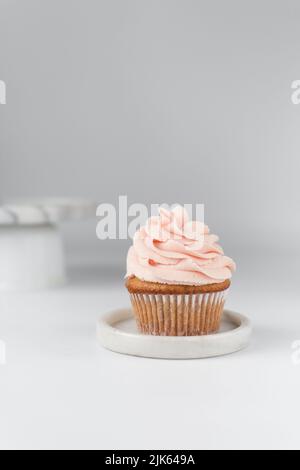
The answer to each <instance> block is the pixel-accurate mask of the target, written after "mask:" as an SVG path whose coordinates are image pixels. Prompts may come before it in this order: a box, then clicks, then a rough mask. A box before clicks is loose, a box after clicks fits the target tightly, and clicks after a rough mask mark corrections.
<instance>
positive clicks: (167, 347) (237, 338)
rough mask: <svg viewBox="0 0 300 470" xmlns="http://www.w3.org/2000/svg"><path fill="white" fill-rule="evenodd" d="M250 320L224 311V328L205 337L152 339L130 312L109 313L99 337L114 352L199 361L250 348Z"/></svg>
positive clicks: (99, 326)
mask: <svg viewBox="0 0 300 470" xmlns="http://www.w3.org/2000/svg"><path fill="white" fill-rule="evenodd" d="M251 332H252V327H251V322H250V320H249V319H248V318H247V317H245V316H244V315H241V314H240V313H236V312H232V311H230V310H225V311H224V314H223V318H222V324H221V329H220V331H219V332H218V333H215V334H211V335H206V336H151V335H142V334H141V333H139V332H138V331H137V327H136V324H135V320H134V318H133V314H132V311H131V309H120V310H114V311H113V312H109V313H107V314H105V315H103V316H102V317H100V318H99V320H98V324H97V337H98V340H99V342H100V344H101V345H102V346H103V347H104V348H107V349H110V350H111V351H115V352H118V353H121V354H130V355H132V356H141V357H151V358H156V359H158V358H159V359H200V358H206V357H214V356H223V355H224V354H230V353H233V352H237V351H240V350H241V349H244V348H245V347H246V346H248V344H249V341H250V336H251Z"/></svg>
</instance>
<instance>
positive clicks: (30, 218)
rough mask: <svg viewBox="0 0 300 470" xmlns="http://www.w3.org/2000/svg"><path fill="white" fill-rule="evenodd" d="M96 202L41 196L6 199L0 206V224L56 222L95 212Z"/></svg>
mask: <svg viewBox="0 0 300 470" xmlns="http://www.w3.org/2000/svg"><path fill="white" fill-rule="evenodd" d="M96 208H97V204H96V203H95V202H92V201H87V200H84V199H67V198H42V199H20V200H14V201H8V202H6V203H4V204H2V205H1V206H0V226H1V225H41V224H49V223H50V224H58V223H61V222H64V221H68V220H81V219H84V218H87V217H91V216H93V215H95V214H96Z"/></svg>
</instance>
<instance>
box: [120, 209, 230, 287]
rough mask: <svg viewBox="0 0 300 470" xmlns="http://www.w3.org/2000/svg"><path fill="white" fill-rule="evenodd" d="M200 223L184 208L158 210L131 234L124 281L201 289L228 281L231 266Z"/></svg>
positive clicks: (213, 237) (214, 236) (214, 238)
mask: <svg viewBox="0 0 300 470" xmlns="http://www.w3.org/2000/svg"><path fill="white" fill-rule="evenodd" d="M217 242H218V237H217V236H216V235H213V234H211V233H210V231H209V228H208V227H207V226H206V225H205V224H203V223H202V222H195V221H190V220H189V216H188V213H187V211H186V210H185V209H184V207H181V206H177V207H175V209H173V210H172V211H168V210H166V209H164V208H162V207H161V208H160V209H159V215H158V216H155V217H150V218H149V219H148V221H147V222H146V225H145V226H144V227H141V228H140V229H139V230H138V231H137V232H136V234H135V236H134V239H133V246H132V247H131V248H130V249H129V252H128V256H127V275H126V276H127V277H130V276H136V277H138V278H139V279H141V280H144V281H149V282H159V283H165V284H187V285H205V284H214V283H218V282H223V281H225V280H226V279H230V278H231V276H232V272H233V271H234V270H235V263H234V262H233V261H232V259H230V258H228V257H227V256H225V255H224V253H223V250H222V248H221V247H220V246H219V245H218V244H217Z"/></svg>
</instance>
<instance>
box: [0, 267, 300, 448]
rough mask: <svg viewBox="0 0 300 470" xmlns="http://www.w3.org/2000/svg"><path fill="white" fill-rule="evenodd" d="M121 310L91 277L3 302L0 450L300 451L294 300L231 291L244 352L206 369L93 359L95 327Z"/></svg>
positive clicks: (207, 362)
mask: <svg viewBox="0 0 300 470" xmlns="http://www.w3.org/2000/svg"><path fill="white" fill-rule="evenodd" d="M126 305H129V301H128V296H127V292H126V291H125V289H124V288H123V284H122V279H121V277H120V275H119V274H114V273H112V272H111V273H108V272H105V274H101V272H100V271H97V270H84V271H82V272H81V273H79V272H74V273H73V276H72V283H71V284H70V285H69V286H66V287H65V288H61V289H59V290H53V291H48V292H39V293H22V294H1V296H0V339H1V340H3V341H5V343H6V350H7V362H6V365H0V447H1V448H2V449H3V448H4V449H15V448H18V449H40V448H42V449H48V448H50V449H65V448H67V449H76V448H78V449H91V448H92V449H94V448H97V449H105V448H106V449H130V448H131V449H140V448H145V449H150V448H154V449H203V448H204V449H210V448H212V449H215V448H218V449H223V448H225V449H226V448H233V449H239V448H242V449H246V448H271V449H273V448H275V449H276V448H283V449H288V448H300V434H299V424H300V393H299V392H300V364H299V365H295V364H294V363H293V361H292V359H291V355H292V352H293V351H292V348H291V345H292V343H293V342H294V341H295V340H297V339H299V340H300V328H299V326H300V320H299V313H300V312H299V294H298V293H296V292H295V290H293V289H292V288H291V289H289V288H288V287H286V290H285V291H284V292H282V291H277V292H276V291H275V292H274V290H273V289H272V285H270V286H269V287H266V286H263V285H262V284H261V283H258V284H257V285H256V284H255V283H252V284H251V283H249V282H248V283H246V282H242V281H241V280H239V281H238V280H236V282H235V284H234V287H233V289H232V292H231V295H230V296H229V301H228V303H227V306H228V308H231V309H233V310H236V311H240V312H242V313H245V314H247V315H249V316H250V317H251V318H252V320H253V322H254V327H255V331H254V334H253V340H252V344H251V346H250V347H249V348H248V349H247V350H245V351H242V352H239V353H236V354H233V355H230V356H226V357H221V358H214V359H204V360H203V359H202V360H189V361H167V360H153V359H142V358H136V357H130V356H122V355H119V354H116V353H112V352H110V351H106V350H104V349H102V348H101V347H100V346H99V345H98V344H97V342H96V335H95V331H96V329H95V328H96V320H97V317H98V315H101V313H104V312H106V311H107V310H110V309H114V308H118V307H121V306H126Z"/></svg>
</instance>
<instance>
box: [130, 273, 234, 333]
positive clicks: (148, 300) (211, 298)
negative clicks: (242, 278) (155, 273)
mask: <svg viewBox="0 0 300 470" xmlns="http://www.w3.org/2000/svg"><path fill="white" fill-rule="evenodd" d="M136 279H137V278H133V279H128V280H127V288H128V290H129V292H130V299H131V303H132V307H133V310H134V314H135V317H136V321H137V326H138V329H139V331H140V332H141V333H143V334H150V335H160V336H199V335H207V334H209V333H214V332H216V331H218V329H219V327H220V322H221V317H222V313H223V309H224V304H225V300H226V293H227V290H228V288H229V286H230V281H226V284H224V283H220V284H211V285H207V286H170V285H168V286H167V285H161V284H160V285H155V284H154V283H145V282H144V281H140V280H136ZM131 281H133V282H131ZM142 284H143V285H144V289H145V290H146V292H141V289H142ZM145 284H148V288H147V286H145ZM153 284H154V285H153ZM205 287H206V290H207V291H206V292H205ZM164 288H165V289H167V293H163V289H164ZM155 289H156V290H157V291H158V293H155V292H154V290H155ZM147 290H148V292H147ZM184 290H186V292H187V293H184V292H183V291H184ZM197 290H198V292H197ZM172 292H173V293H172ZM175 292H177V293H175Z"/></svg>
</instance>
